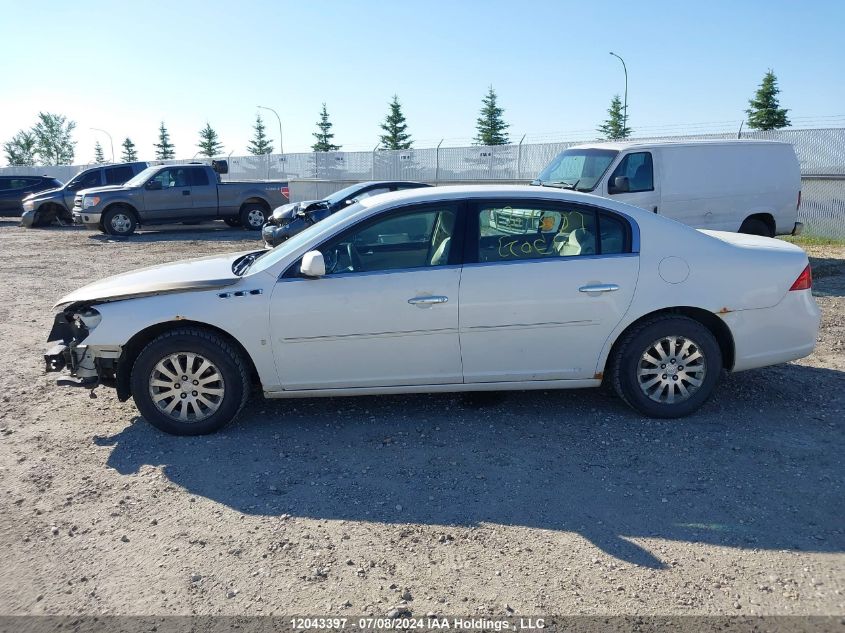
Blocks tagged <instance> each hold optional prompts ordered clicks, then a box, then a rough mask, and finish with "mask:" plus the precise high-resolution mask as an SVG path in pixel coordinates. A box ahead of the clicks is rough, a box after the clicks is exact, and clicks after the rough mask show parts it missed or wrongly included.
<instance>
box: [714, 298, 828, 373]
mask: <svg viewBox="0 0 845 633" xmlns="http://www.w3.org/2000/svg"><path fill="white" fill-rule="evenodd" d="M722 316H723V318H724V320H725V323H726V324H727V325H728V327H729V328H730V329H731V332H732V333H733V339H734V348H735V360H734V366H733V371H744V370H746V369H755V368H757V367H767V366H769V365H777V364H779V363H785V362H788V361H791V360H796V359H798V358H803V357H805V356H808V355H809V354H810V353H812V351H813V348H814V347H815V346H816V339H817V338H818V334H819V322H820V320H821V313H820V311H819V307H818V305H816V300H815V299H814V298H813V293H812V291H811V290H792V291H790V292H787V293H786V296H785V297H784V298H783V299H782V300H781V301H780V303H778V304H777V305H775V306H772V307H771V308H761V309H758V310H739V311H737V312H729V313H727V314H724V315H722Z"/></svg>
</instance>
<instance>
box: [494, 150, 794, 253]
mask: <svg viewBox="0 0 845 633" xmlns="http://www.w3.org/2000/svg"><path fill="white" fill-rule="evenodd" d="M532 184H536V185H544V186H549V187H563V188H567V189H573V190H575V191H584V192H589V193H593V194H595V195H599V196H603V197H607V198H612V199H613V200H618V201H620V202H626V203H628V204H633V205H635V206H638V207H640V208H643V209H645V210H646V211H652V212H654V213H658V214H660V215H665V216H667V217H670V218H673V219H675V220H679V221H680V222H683V223H685V224H689V225H690V226H693V227H696V228H702V229H717V230H722V231H739V232H740V233H751V234H753V235H765V236H767V237H773V236H774V235H784V234H793V235H797V234H798V233H800V232H801V230H802V228H803V226H802V224H801V223H800V222H798V221H797V215H798V208H799V206H800V204H801V171H800V169H799V165H798V158H797V157H796V156H795V149H794V148H793V147H792V145H791V144H789V143H779V142H774V141H758V140H729V141H722V140H718V141H694V142H683V143H676V142H669V143H667V142H664V143H642V142H613V143H592V144H588V145H578V146H576V147H570V148H569V149H566V150H564V151H563V152H561V153H560V154H559V155H558V156H557V157H556V158H555V159H554V160H553V161H552V162H551V163H549V165H548V166H547V167H546V168H545V169H544V170H543V171H542V172H541V173H540V175H539V176H537V179H536V180H535V181H534V182H533V183H532ZM526 220H527V221H532V220H530V219H526ZM522 221H523V219H522V218H518V217H516V216H513V217H510V218H503V220H502V222H503V223H502V224H500V226H502V227H503V228H504V227H506V226H507V224H508V223H511V224H512V225H513V227H514V228H515V229H517V230H519V227H520V223H521V222H522Z"/></svg>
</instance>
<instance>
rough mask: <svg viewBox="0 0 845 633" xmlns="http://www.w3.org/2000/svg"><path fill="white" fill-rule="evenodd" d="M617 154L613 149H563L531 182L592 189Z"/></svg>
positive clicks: (579, 189) (584, 189) (586, 189)
mask: <svg viewBox="0 0 845 633" xmlns="http://www.w3.org/2000/svg"><path fill="white" fill-rule="evenodd" d="M618 154H619V152H618V151H617V150H615V149H574V148H573V149H567V150H564V151H563V152H561V153H560V154H558V155H557V156H556V157H555V158H554V160H553V161H552V162H551V163H549V165H548V166H547V167H546V168H545V169H544V170H543V171H542V172H540V175H539V176H537V180H535V181H534V182H532V183H531V184H533V185H545V186H548V187H562V188H564V189H575V190H577V191H592V190H593V189H595V188H596V185H597V184H598V182H599V180H601V177H602V176H604V172H606V171H607V168H608V167H610V164H611V163H612V162H613V159H614V158H616V156H617V155H618Z"/></svg>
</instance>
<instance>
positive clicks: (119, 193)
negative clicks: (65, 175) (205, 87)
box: [73, 160, 288, 236]
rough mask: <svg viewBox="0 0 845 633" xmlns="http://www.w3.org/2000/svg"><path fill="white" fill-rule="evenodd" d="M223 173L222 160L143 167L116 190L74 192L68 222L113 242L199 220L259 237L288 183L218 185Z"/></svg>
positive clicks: (225, 165) (99, 188) (224, 164)
mask: <svg viewBox="0 0 845 633" xmlns="http://www.w3.org/2000/svg"><path fill="white" fill-rule="evenodd" d="M227 171H228V164H227V163H226V161H222V160H221V161H213V163H212V165H211V166H209V165H204V164H201V163H189V164H184V165H156V166H154V167H149V168H147V169H145V170H144V171H142V172H141V173H140V174H138V175H137V176H135V177H134V178H132V179H131V180H129V181H127V182H126V183H125V184H123V185H121V186H116V187H97V188H94V189H86V190H85V191H81V192H79V193H78V194H77V195H76V198H75V200H74V203H73V221H74V222H75V223H77V224H84V225H85V226H86V227H88V228H96V229H99V230H100V231H102V232H103V233H108V234H109V235H117V236H126V235H131V234H132V233H134V232H135V229H136V228H137V227H138V226H139V225H147V224H167V223H172V222H185V223H194V222H202V221H203V220H223V221H224V222H226V224H228V225H229V226H243V227H244V228H247V229H250V230H253V231H260V230H261V227H262V226H263V225H264V222H265V221H266V220H267V218H268V217H269V216H270V213H271V209H273V208H275V207H277V206H279V205H280V204H284V203H285V202H287V192H288V183H287V182H286V181H280V180H255V181H228V182H221V181H220V174H221V173H222V174H225V173H227Z"/></svg>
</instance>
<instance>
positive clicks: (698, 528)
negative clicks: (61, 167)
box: [0, 220, 845, 617]
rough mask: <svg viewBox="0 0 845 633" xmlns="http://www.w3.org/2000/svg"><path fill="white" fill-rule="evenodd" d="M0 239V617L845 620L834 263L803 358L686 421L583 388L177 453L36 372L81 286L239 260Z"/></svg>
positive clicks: (191, 235) (294, 425) (259, 433)
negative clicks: (187, 263) (57, 311)
mask: <svg viewBox="0 0 845 633" xmlns="http://www.w3.org/2000/svg"><path fill="white" fill-rule="evenodd" d="M253 243H255V240H254V235H250V234H247V233H245V232H242V231H237V230H231V229H225V228H219V227H216V228H211V227H210V226H203V227H177V228H175V229H168V230H165V231H161V232H144V233H141V234H139V235H138V236H136V237H135V238H133V239H131V240H129V241H126V242H115V241H109V240H108V239H106V238H105V237H104V236H102V235H99V234H93V233H89V232H86V231H83V230H79V229H75V228H66V229H60V228H54V229H49V230H39V231H25V230H23V229H20V228H17V227H16V226H15V224H14V222H12V221H8V220H6V221H0V253H2V264H0V323H2V326H0V327H2V342H3V345H2V347H0V362H2V365H3V366H4V367H6V368H7V370H8V371H6V372H3V374H2V375H0V504H2V505H0V512H2V514H0V516H2V522H0V548H2V550H0V552H2V557H3V564H2V567H3V573H2V574H0V614H101V613H109V614H218V613H223V614H256V615H257V614H271V613H275V614H277V615H282V614H317V613H338V614H348V615H350V617H351V616H352V615H353V614H354V615H361V614H374V615H385V614H387V613H389V612H390V611H391V610H392V609H395V608H396V607H400V608H402V609H407V610H409V611H410V612H411V613H413V614H414V615H425V614H426V613H430V612H434V613H438V614H451V615H482V614H484V615H491V616H493V615H514V614H517V615H519V614H527V615H531V614H534V615H536V614H540V613H556V614H575V613H583V614H644V615H645V614H742V615H749V614H761V613H762V614H825V615H832V614H842V613H845V597H843V591H845V556H843V551H845V521H843V517H845V503H844V502H843V500H845V495H844V494H843V493H845V490H844V489H843V480H844V479H845V472H843V457H842V456H843V454H845V451H843V449H845V442H843V408H845V379H843V378H845V373H843V372H845V354H844V353H843V339H845V248H842V247H814V248H812V249H811V250H810V254H811V255H812V257H813V263H814V266H815V272H816V286H815V291H816V293H817V296H818V301H819V304H820V305H821V307H822V311H823V314H824V320H823V325H822V330H821V335H820V339H819V345H818V347H817V351H816V353H814V354H813V355H812V356H810V357H809V358H806V359H803V360H801V361H799V362H796V363H790V364H787V365H782V366H778V367H774V368H769V369H765V370H758V371H751V372H746V373H741V374H737V375H735V376H730V377H728V378H727V379H726V380H725V381H724V382H723V383H722V384H721V385H720V387H719V389H718V392H717V394H716V395H715V397H713V398H712V400H711V401H710V402H709V403H708V404H707V405H706V406H705V407H704V408H703V409H702V410H701V411H700V412H699V413H697V414H696V415H694V416H692V417H690V418H687V419H683V420H679V421H654V420H648V419H644V418H641V417H639V416H638V415H637V414H635V413H633V412H632V411H631V410H629V409H627V408H626V407H625V406H624V405H622V404H621V403H620V402H619V401H618V400H617V399H616V398H615V397H612V396H611V395H609V394H608V393H607V392H605V391H603V390H584V391H560V392H547V393H544V392H525V393H512V394H494V395H487V396H483V397H482V396H449V395H433V396H396V397H374V398H371V397H366V398H364V397H362V398H349V399H341V398H338V399H327V400H295V401H263V400H261V399H260V398H256V399H254V400H253V401H252V403H251V404H250V405H249V406H248V408H247V410H246V411H245V414H244V415H242V417H241V418H240V420H239V421H238V423H236V424H235V425H233V426H231V427H228V428H227V429H226V430H224V432H221V433H219V434H217V435H213V436H208V437H200V438H177V437H170V436H166V435H163V434H162V433H159V432H157V431H156V430H154V429H153V428H152V427H150V426H149V425H148V424H146V423H145V422H144V421H143V420H141V419H139V418H138V417H137V412H136V410H135V408H134V406H133V404H132V403H131V402H128V403H123V404H121V403H119V402H118V401H117V399H116V398H115V396H114V394H113V392H112V391H111V390H107V389H99V390H97V392H96V394H97V398H96V399H89V397H88V393H87V391H81V390H80V391H77V390H70V389H60V388H58V387H56V386H55V384H54V379H55V376H51V377H48V376H47V375H45V374H44V373H43V367H42V361H41V356H40V355H41V353H42V351H43V347H44V338H45V336H46V334H47V332H48V329H49V326H50V324H51V321H52V316H53V312H52V309H51V305H52V304H53V302H54V301H55V300H56V299H57V298H58V297H60V296H61V295H63V294H64V293H65V292H67V291H70V290H72V289H74V288H76V287H78V286H80V285H83V284H84V283H87V282H88V281H91V280H93V279H96V278H99V277H103V276H106V275H110V274H114V273H118V272H121V271H125V270H129V269H132V268H136V267H140V266H143V265H149V264H152V263H159V262H166V261H171V260H176V259H181V258H185V257H193V256H198V255H202V254H207V253H218V252H226V251H234V250H243V249H244V248H248V247H249V246H250V245H251V244H253Z"/></svg>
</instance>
